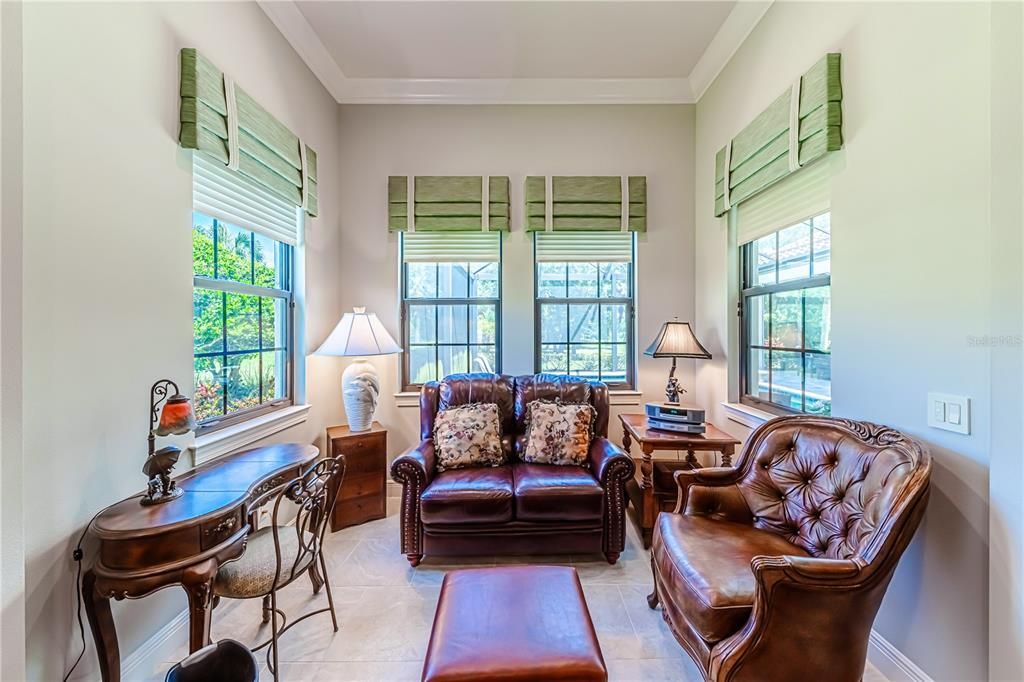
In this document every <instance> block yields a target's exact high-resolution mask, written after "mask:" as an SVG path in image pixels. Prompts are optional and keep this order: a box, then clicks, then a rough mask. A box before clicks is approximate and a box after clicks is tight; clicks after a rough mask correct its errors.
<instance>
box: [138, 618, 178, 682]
mask: <svg viewBox="0 0 1024 682" xmlns="http://www.w3.org/2000/svg"><path fill="white" fill-rule="evenodd" d="M187 629H188V609H185V610H183V611H182V612H181V613H179V614H178V615H176V616H175V617H174V618H172V619H171V620H170V622H168V623H167V624H166V625H164V626H163V627H162V628H160V629H159V630H157V631H156V633H154V634H153V636H152V637H150V638H149V639H147V640H146V641H145V642H143V643H142V644H141V645H139V648H137V649H136V650H135V651H133V652H131V653H130V654H129V655H128V656H127V657H126V658H124V659H123V660H122V661H121V679H123V680H148V679H149V678H150V677H152V676H153V671H154V669H155V668H156V666H157V664H158V663H163V662H164V660H163V659H161V658H160V652H164V653H166V651H167V648H166V646H165V645H166V644H167V642H168V640H170V639H171V638H172V637H174V636H175V635H177V634H178V632H179V631H181V630H187Z"/></svg>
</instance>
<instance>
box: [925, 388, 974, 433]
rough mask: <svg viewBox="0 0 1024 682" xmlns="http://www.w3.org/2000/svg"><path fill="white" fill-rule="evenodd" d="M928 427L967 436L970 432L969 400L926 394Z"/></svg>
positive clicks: (964, 397) (960, 396) (963, 397)
mask: <svg viewBox="0 0 1024 682" xmlns="http://www.w3.org/2000/svg"><path fill="white" fill-rule="evenodd" d="M928 426H931V427H934V428H936V429H944V430H946V431H952V432H953V433H962V434H964V435H967V434H969V433H970V432H971V399H970V398H968V397H967V396H962V395H950V394H948V393H929V394H928Z"/></svg>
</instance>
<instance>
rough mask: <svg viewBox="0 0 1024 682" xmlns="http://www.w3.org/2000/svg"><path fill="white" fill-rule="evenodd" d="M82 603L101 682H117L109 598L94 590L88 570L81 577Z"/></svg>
mask: <svg viewBox="0 0 1024 682" xmlns="http://www.w3.org/2000/svg"><path fill="white" fill-rule="evenodd" d="M81 590H82V601H83V602H85V615H86V617H88V619H89V629H90V630H92V637H93V641H95V642H96V656H97V657H98V658H99V661H100V675H101V676H102V678H103V682H119V681H120V679H121V652H120V650H119V649H118V646H117V630H116V629H114V617H113V615H111V613H110V597H108V596H106V595H101V594H100V593H99V592H98V591H97V590H96V575H95V574H94V573H93V572H92V569H89V570H87V571H86V572H85V574H84V575H83V576H82V585H81Z"/></svg>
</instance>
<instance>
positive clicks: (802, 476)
mask: <svg viewBox="0 0 1024 682" xmlns="http://www.w3.org/2000/svg"><path fill="white" fill-rule="evenodd" d="M737 468H738V469H740V470H741V472H742V474H741V479H740V481H739V482H738V488H739V490H740V493H741V494H742V495H743V498H744V500H745V501H746V503H747V506H748V507H749V509H750V512H751V514H752V516H753V518H752V522H753V524H754V525H755V526H756V527H758V528H761V529H764V530H768V531H771V532H774V533H777V534H778V535H781V536H782V537H784V538H785V539H786V540H788V541H789V542H790V543H792V544H794V545H797V546H799V547H802V548H803V549H805V550H806V551H807V552H808V553H809V554H810V555H811V556H814V557H824V558H829V559H853V558H854V557H862V558H863V559H864V560H865V561H866V562H868V563H870V562H871V561H872V560H873V559H874V558H875V556H877V555H878V553H879V552H880V551H881V549H882V547H883V545H885V544H886V543H887V542H888V541H889V540H890V538H888V537H887V536H888V535H889V534H890V533H892V532H893V531H894V530H898V529H895V528H894V527H893V526H894V525H896V524H899V523H902V522H903V517H905V516H907V515H906V514H904V513H903V512H904V511H905V510H906V508H907V507H909V506H912V505H913V504H914V503H915V502H916V501H917V499H918V497H920V496H921V495H925V494H927V484H928V476H929V473H930V471H931V458H930V457H929V455H928V453H927V451H926V450H925V449H924V448H922V447H921V445H920V444H918V443H917V442H916V441H915V440H913V439H911V438H908V437H907V436H904V435H903V434H902V433H900V432H898V431H895V430H893V429H890V428H887V427H884V426H879V425H877V424H871V423H869V422H858V421H852V420H846V419H831V418H827V417H809V416H795V417H782V418H778V419H773V420H771V421H769V422H767V423H765V424H764V425H762V426H761V427H759V428H758V429H757V430H756V431H754V432H753V433H752V434H751V436H750V438H749V439H748V441H747V443H746V446H745V447H744V450H743V453H742V455H741V457H740V461H739V463H738V464H737ZM906 541H907V542H909V537H908V538H907V539H906Z"/></svg>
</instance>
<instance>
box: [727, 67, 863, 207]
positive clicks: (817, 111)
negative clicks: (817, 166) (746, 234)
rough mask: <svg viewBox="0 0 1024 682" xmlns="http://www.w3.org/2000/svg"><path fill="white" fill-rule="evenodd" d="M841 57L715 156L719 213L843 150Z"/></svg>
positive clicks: (814, 70)
mask: <svg viewBox="0 0 1024 682" xmlns="http://www.w3.org/2000/svg"><path fill="white" fill-rule="evenodd" d="M839 62H840V55H839V54H838V53H829V54H827V55H825V56H824V57H822V59H821V60H820V61H818V63H817V64H815V65H814V66H813V67H811V69H810V70H809V71H807V73H805V74H804V75H803V76H801V77H800V78H799V79H797V81H796V82H795V83H794V84H793V86H792V87H791V88H789V89H788V90H786V92H784V93H782V94H781V95H779V97H778V98H777V99H776V100H775V101H774V102H772V103H771V105H770V106H769V107H768V108H767V109H765V110H764V111H763V112H762V113H761V114H760V115H759V116H758V117H757V118H755V119H754V120H753V122H752V123H751V124H750V125H748V126H747V127H746V128H744V129H743V130H742V131H741V132H740V133H739V134H738V135H736V137H734V138H733V139H732V140H731V141H730V143H729V144H728V145H726V146H725V147H723V148H722V149H720V150H719V152H718V154H717V155H716V156H715V215H716V216H720V215H723V214H724V213H726V212H727V211H728V210H729V208H731V207H732V206H735V205H737V204H739V203H740V202H742V201H744V200H746V199H748V198H750V197H752V196H754V195H755V194H757V193H758V192H760V191H762V190H764V189H765V188H767V187H769V186H771V185H772V184H774V183H775V182H778V181H779V180H782V179H783V178H785V177H786V176H788V175H789V174H791V173H794V172H796V171H797V170H799V169H800V168H801V167H802V166H806V165H807V164H809V163H811V162H812V161H815V160H816V159H819V158H821V157H822V156H824V155H825V154H827V153H828V152H833V151H837V150H839V149H841V148H842V146H843V135H842V118H843V117H842V100H843V89H842V86H841V84H840V77H839V71H840V68H839V67H840V63H839Z"/></svg>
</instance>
